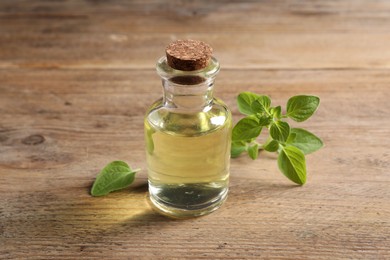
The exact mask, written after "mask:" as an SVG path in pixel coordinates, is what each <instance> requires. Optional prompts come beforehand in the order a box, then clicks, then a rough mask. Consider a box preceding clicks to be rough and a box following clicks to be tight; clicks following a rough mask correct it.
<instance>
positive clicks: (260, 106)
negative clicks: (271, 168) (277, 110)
mask: <svg viewBox="0 0 390 260" xmlns="http://www.w3.org/2000/svg"><path fill="white" fill-rule="evenodd" d="M270 105H271V99H270V98H269V97H268V96H259V97H258V98H257V99H256V100H254V101H253V102H252V105H251V109H252V111H253V112H255V113H260V114H263V113H265V112H266V111H268V108H269V107H270Z"/></svg>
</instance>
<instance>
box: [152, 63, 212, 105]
mask: <svg viewBox="0 0 390 260" xmlns="http://www.w3.org/2000/svg"><path fill="white" fill-rule="evenodd" d="M156 69H157V73H158V74H159V75H160V76H161V78H162V84H163V90H164V95H163V104H164V106H166V107H167V108H172V109H178V110H181V112H186V111H196V110H197V111H202V110H204V109H207V107H209V106H210V105H211V104H212V102H213V88H214V80H215V76H216V75H217V74H218V72H219V63H218V61H217V60H216V59H215V58H214V57H212V58H211V60H210V63H209V65H208V66H207V67H205V68H203V69H201V70H196V71H180V70H175V69H173V68H171V67H170V66H169V65H168V64H167V59H166V57H162V58H160V59H159V60H158V62H157V66H156ZM178 110H177V111H178Z"/></svg>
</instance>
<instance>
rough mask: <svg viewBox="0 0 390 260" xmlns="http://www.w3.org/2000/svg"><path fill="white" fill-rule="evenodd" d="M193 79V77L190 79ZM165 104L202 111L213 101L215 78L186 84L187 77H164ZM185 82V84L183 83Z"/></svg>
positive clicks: (184, 109)
mask: <svg viewBox="0 0 390 260" xmlns="http://www.w3.org/2000/svg"><path fill="white" fill-rule="evenodd" d="M189 80H191V79H189ZM162 83H163V92H164V93H163V104H164V106H165V107H167V108H172V109H178V110H182V111H194V110H195V111H201V110H204V109H205V108H207V107H208V106H210V105H211V103H212V101H213V89H214V78H209V79H207V80H204V81H203V82H199V83H197V84H190V85H189V84H185V83H188V82H186V80H185V79H183V78H182V79H180V80H179V82H178V80H175V78H173V79H163V80H162ZM183 83H184V84H183Z"/></svg>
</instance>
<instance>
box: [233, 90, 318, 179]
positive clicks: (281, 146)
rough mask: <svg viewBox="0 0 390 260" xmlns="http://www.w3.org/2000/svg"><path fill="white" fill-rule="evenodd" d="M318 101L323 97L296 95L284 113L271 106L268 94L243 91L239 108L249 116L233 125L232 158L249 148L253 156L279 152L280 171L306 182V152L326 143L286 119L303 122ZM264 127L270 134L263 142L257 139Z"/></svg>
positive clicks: (238, 103) (249, 152)
mask: <svg viewBox="0 0 390 260" xmlns="http://www.w3.org/2000/svg"><path fill="white" fill-rule="evenodd" d="M319 104H320V98H319V97H316V96H307V95H299V96H293V97H291V98H290V99H289V100H288V101H287V109H286V110H287V111H286V113H285V114H282V108H281V106H276V107H272V106H271V99H270V98H269V97H268V96H265V95H258V94H255V93H252V92H242V93H240V94H239V95H238V97H237V105H238V110H239V111H240V112H241V113H242V114H244V115H246V117H244V118H242V119H241V120H239V121H238V122H237V124H236V125H235V126H234V128H233V133H232V147H231V155H232V157H233V158H234V157H237V156H239V155H240V154H241V153H243V152H245V151H246V152H247V153H248V155H249V156H250V157H251V158H252V159H256V158H257V157H258V155H259V150H266V151H268V152H277V153H278V154H279V155H278V166H279V169H280V171H281V172H282V173H283V174H284V175H285V176H286V177H287V178H288V179H290V180H291V181H293V182H295V183H297V184H300V185H303V184H305V182H306V160H305V155H306V154H309V153H312V152H315V151H317V150H319V149H320V148H321V147H322V146H323V142H322V141H321V139H320V138H319V137H317V136H316V135H314V134H313V133H310V132H309V131H307V130H305V129H302V128H292V127H290V125H289V123H288V122H286V121H284V119H286V118H290V119H292V120H294V121H296V122H303V121H305V120H307V119H309V118H310V117H311V116H312V115H313V114H314V112H315V111H316V110H317V108H318V106H319ZM264 127H266V128H268V130H269V135H270V136H269V137H268V140H267V141H266V142H265V143H264V144H260V143H258V142H257V141H256V139H257V137H258V136H259V135H260V133H261V132H262V130H263V128H264Z"/></svg>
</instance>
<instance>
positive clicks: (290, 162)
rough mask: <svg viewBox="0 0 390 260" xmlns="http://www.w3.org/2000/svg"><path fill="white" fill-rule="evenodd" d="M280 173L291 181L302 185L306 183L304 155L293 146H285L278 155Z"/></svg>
mask: <svg viewBox="0 0 390 260" xmlns="http://www.w3.org/2000/svg"><path fill="white" fill-rule="evenodd" d="M278 166H279V169H280V171H281V172H282V173H283V174H284V175H285V176H286V177H287V178H288V179H290V180H291V181H293V182H295V183H297V184H300V185H303V184H305V182H306V161H305V155H304V154H303V153H302V152H301V151H300V150H299V149H298V148H296V147H294V146H285V147H283V148H282V150H281V151H280V153H279V157H278Z"/></svg>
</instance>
